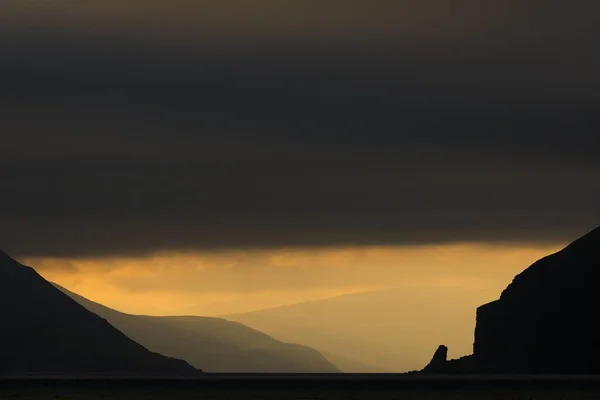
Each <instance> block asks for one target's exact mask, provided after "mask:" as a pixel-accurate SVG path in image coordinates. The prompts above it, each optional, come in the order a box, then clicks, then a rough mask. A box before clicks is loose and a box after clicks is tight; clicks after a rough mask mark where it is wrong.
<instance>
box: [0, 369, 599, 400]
mask: <svg viewBox="0 0 600 400" xmlns="http://www.w3.org/2000/svg"><path fill="white" fill-rule="evenodd" d="M0 399H12V400H15V399H21V400H26V399H31V400H41V399H53V400H57V399H61V400H65V399H69V400H71V399H72V400H91V399H94V400H99V399H103V400H113V399H115V400H116V399H127V400H130V399H131V400H138V399H139V400H141V399H148V400H167V399H168V400H171V399H172V400H187V399H197V400H229V399H231V400H233V399H240V400H309V399H315V400H316V399H323V400H325V399H337V400H362V399H365V400H366V399H372V400H384V399H388V400H392V399H398V400H414V399H423V400H430V399H431V400H433V399H452V400H478V399H481V400H492V399H493V400H513V399H514V400H541V399H549V400H550V399H552V400H559V399H560V400H567V399H568V400H570V399H573V400H578V399H582V400H587V399H598V400H600V376H565V375H544V376H528V375H511V376H506V375H502V376H493V375H457V376H454V375H439V376H438V375H405V374H210V373H206V374H203V375H202V376H200V377H172V376H171V377H160V376H146V377H139V376H135V377H123V376H119V377H113V376H106V375H94V376H49V375H48V376H24V375H18V376H17V375H11V376H7V375H4V376H1V375H0Z"/></svg>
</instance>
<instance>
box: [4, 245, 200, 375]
mask: <svg viewBox="0 0 600 400" xmlns="http://www.w3.org/2000/svg"><path fill="white" fill-rule="evenodd" d="M199 372H200V371H199V370H197V369H195V368H193V367H192V366H190V365H189V364H187V363H186V362H184V361H181V360H177V359H174V358H169V357H165V356H162V355H160V354H157V353H152V352H150V351H149V350H147V349H146V348H144V347H143V346H142V345H140V344H138V343H136V342H134V341H133V340H131V339H129V338H128V337H127V336H125V335H124V334H123V333H121V332H120V331H118V330H117V329H116V328H114V327H113V326H112V325H110V324H109V323H108V322H107V321H106V320H104V319H102V318H100V317H98V316H97V315H95V314H93V313H91V312H89V311H88V310H86V309H85V308H84V307H82V306H81V305H79V304H78V303H77V302H75V301H74V300H72V299H71V298H69V297H68V296H66V295H65V294H64V293H62V292H61V291H59V290H58V289H56V288H55V287H54V286H52V284H50V283H49V282H48V281H46V280H45V279H44V278H42V277H41V276H40V275H39V274H38V273H37V272H36V271H35V270H34V269H33V268H31V267H27V266H24V265H22V264H20V263H18V262H17V261H15V260H14V259H12V258H11V257H10V256H9V255H8V254H6V253H5V252H4V251H1V250H0V374H44V375H93V374H107V375H127V376H132V375H144V376H145V375H169V376H171V375H195V374H198V373H199Z"/></svg>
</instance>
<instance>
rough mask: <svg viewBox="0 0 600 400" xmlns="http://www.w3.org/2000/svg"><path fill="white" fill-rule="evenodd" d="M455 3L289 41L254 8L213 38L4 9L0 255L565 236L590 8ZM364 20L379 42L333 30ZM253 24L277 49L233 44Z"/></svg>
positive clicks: (593, 126)
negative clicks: (405, 18)
mask: <svg viewBox="0 0 600 400" xmlns="http://www.w3.org/2000/svg"><path fill="white" fill-rule="evenodd" d="M400 3H401V2H396V3H394V4H400ZM467 3H468V2H464V4H462V3H461V4H462V6H465V7H463V8H461V9H460V10H458V11H457V10H454V11H453V12H449V13H446V14H443V13H442V14H439V13H438V14H439V15H438V14H436V13H435V12H434V14H435V15H434V14H431V15H429V14H427V13H426V12H425V11H423V10H421V11H419V12H420V13H421V14H419V15H425V16H427V18H425V17H423V18H424V19H423V21H425V22H427V21H429V22H427V23H425V22H423V24H424V25H423V24H422V25H419V24H413V25H410V24H409V25H402V23H401V22H402V21H401V18H400V15H402V14H401V13H399V14H397V20H395V22H397V24H396V25H394V24H393V23H392V22H394V19H393V18H391V17H388V18H387V19H385V21H383V20H382V21H383V22H382V24H383V23H384V22H385V24H384V25H385V26H386V29H383V30H382V29H376V24H373V23H372V21H371V22H369V23H367V22H366V20H365V21H363V22H364V24H363V25H360V24H358V22H360V19H357V18H358V17H357V16H356V15H354V14H352V18H350V17H348V18H347V19H345V20H344V19H343V18H342V19H340V18H337V19H335V21H334V19H332V25H331V26H329V27H328V28H327V29H325V27H327V24H324V23H323V21H326V19H323V18H324V17H323V18H322V19H323V20H320V21H321V22H319V24H320V25H319V24H317V22H318V21H317V22H315V21H316V20H315V21H313V22H311V23H314V24H317V25H318V26H319V27H321V28H322V29H321V28H319V29H317V30H316V32H317V33H318V35H316V34H315V32H308V31H307V32H306V34H305V35H304V36H302V31H301V30H298V29H296V30H295V31H294V32H293V33H294V34H293V35H292V34H291V33H290V32H289V31H288V30H286V29H287V28H286V25H285V24H277V25H276V27H274V26H275V25H273V24H270V23H267V22H265V20H263V19H261V18H266V17H264V15H266V14H260V13H257V12H255V13H254V14H252V15H254V17H253V18H255V19H254V20H253V23H252V24H250V25H248V24H246V23H241V22H239V24H238V25H239V26H238V28H239V27H244V29H241V28H239V29H238V30H233V33H235V35H233V36H236V35H237V36H236V37H238V41H237V42H236V41H235V40H233V39H232V40H230V41H229V42H228V43H227V44H224V42H223V40H222V38H221V37H219V38H217V39H214V43H212V45H211V43H210V40H209V39H208V38H207V37H206V36H202V35H200V36H202V40H200V41H199V42H195V41H194V40H193V38H198V37H200V36H198V35H196V36H194V35H193V34H192V33H193V32H195V31H194V30H193V29H192V30H190V31H187V30H186V35H187V36H186V35H183V36H182V35H179V36H177V37H175V36H169V35H167V34H166V33H165V34H164V35H163V36H161V35H160V34H158V33H160V32H161V29H162V30H164V32H167V30H168V29H167V28H166V27H164V26H160V27H157V28H156V31H158V33H156V32H155V35H154V36H152V35H149V36H148V35H147V36H146V37H145V40H144V35H137V36H136V35H132V34H129V33H128V34H124V33H123V32H124V31H123V30H122V28H123V27H127V26H133V25H131V24H134V23H133V22H127V21H128V20H127V19H126V18H125V19H123V18H121V19H118V18H117V19H115V20H114V21H112V22H111V20H110V18H112V17H110V16H111V15H113V14H110V13H108V14H106V15H108V16H106V15H104V14H102V18H105V19H102V18H100V17H98V18H97V20H96V25H95V26H97V27H104V30H96V31H94V32H92V31H91V30H90V29H83V28H81V26H83V25H84V24H81V23H80V24H79V25H80V27H79V28H77V27H75V25H77V24H75V25H73V24H71V25H72V26H71V25H69V24H66V23H63V24H62V25H60V27H57V26H55V27H54V28H50V27H49V26H50V25H52V24H45V25H44V24H41V23H39V21H49V20H50V19H48V18H50V17H45V18H46V19H44V18H41V17H40V16H38V17H37V19H35V21H37V22H36V23H35V24H33V23H32V22H31V21H30V22H29V23H24V22H22V21H23V18H21V19H18V21H21V22H20V24H21V25H19V23H7V22H5V21H4V20H3V21H4V22H5V23H3V24H2V27H1V32H2V34H1V35H0V49H1V52H2V59H1V61H0V76H1V78H0V79H1V81H2V91H1V92H0V105H1V108H0V132H2V133H1V134H0V148H1V149H2V157H1V159H0V182H1V185H2V195H1V196H0V220H1V221H2V229H1V230H0V246H2V247H4V248H5V249H6V250H8V251H11V252H14V253H17V254H19V255H26V256H35V255H56V256H64V255H98V254H112V253H126V252H145V251H151V250H159V249H177V248H182V249H190V248H222V247H233V248H247V247H279V246H314V245H317V246H318V245H325V246H328V245H346V244H395V243H398V244H403V243H430V242H447V241H463V240H466V241H473V240H475V241H497V240H502V241H504V240H551V241H562V240H567V239H569V238H570V236H571V235H573V234H577V233H582V232H581V230H585V229H588V228H592V227H594V226H595V225H597V224H599V223H600V206H598V204H600V185H599V184H598V182H600V157H599V156H598V154H600V140H599V139H598V138H599V133H598V132H599V128H600V114H599V113H598V111H599V110H598V108H599V105H600V78H599V76H598V74H597V71H598V70H599V69H600V65H599V64H600V56H599V55H598V54H599V53H598V52H597V51H596V50H595V46H596V43H597V41H598V39H600V28H598V27H600V24H598V23H597V22H600V21H597V19H599V17H598V16H599V15H600V12H598V11H600V10H599V9H598V6H597V3H596V2H588V1H575V2H572V3H571V4H570V5H569V6H568V9H566V10H565V7H566V6H564V3H563V2H561V4H562V5H563V6H562V7H560V8H558V7H556V4H558V2H553V1H548V2H544V3H539V4H536V5H528V6H527V8H526V9H525V8H524V6H518V5H516V3H512V2H483V3H485V4H486V7H483V8H481V9H477V8H473V9H469V8H466V5H467ZM483 3H481V2H479V3H477V4H483ZM555 3H556V4H555ZM153 4H154V3H153ZM157 4H158V3H157ZM386 4H387V3H386ZM402 4H404V7H408V6H407V5H406V4H405V3H402ZM440 4H441V3H440ZM470 4H471V3H470ZM473 4H475V3H472V4H471V5H473ZM519 4H523V3H522V2H521V3H519ZM350 6H351V4H350V5H349V6H348V7H350ZM387 6H388V7H392V3H389V4H387ZM165 10H167V9H166V8H165ZM303 10H304V11H302V12H304V13H305V14H302V13H301V14H299V15H302V16H304V17H306V15H308V14H306V13H307V11H306V9H303ZM357 10H358V9H357ZM13 11H14V10H13ZM213 11H214V10H213ZM355 11H356V10H355ZM388 11H390V10H388ZM396 11H398V12H400V11H402V10H401V9H398V10H396ZM413 11H414V10H413ZM438 11H439V10H438ZM298 12H300V11H298ZM371 12H375V11H373V10H371ZM377 12H379V13H380V14H377V13H376V14H377V15H383V14H381V10H379V11H377ZM415 12H416V11H415ZM148 13H150V12H148ZM423 13H425V14H423ZM180 14H181V15H185V13H180ZM309 14H310V13H309ZM178 15H179V14H178ZM215 15H216V14H215ZM219 15H224V14H222V13H221V14H219ZM258 15H262V17H260V18H258V17H257V16H258ZM286 15H288V14H286ZM290 15H291V14H289V15H288V18H291V16H290ZM311 15H312V14H311ZM331 15H332V18H333V14H331ZM357 15H358V14H357ZM415 15H416V14H415ZM436 15H437V17H436ZM371 16H373V15H371ZM477 16H480V17H481V18H482V19H481V21H486V22H487V23H485V24H484V23H481V21H480V23H475V22H474V21H478V20H477V18H476V17H477ZM494 16H496V17H497V18H496V19H494ZM88 17H89V15H88ZM109 17H110V18H109ZM113 17H114V15H113ZM69 18H71V19H72V20H75V19H73V18H74V16H73V15H71V16H70V17H69ZM82 18H83V17H82ZM106 18H108V19H106ZM215 18H216V17H215ZM365 18H366V17H365ZM436 18H437V20H438V21H439V26H438V28H439V29H438V28H435V29H433V28H431V26H432V25H431V24H429V23H430V22H431V21H434V20H436ZM67 20H68V18H67ZM82 20H83V19H82ZM107 21H108V22H107ZM261 21H262V22H261ZM63 22H64V21H63ZM79 22H81V21H79ZM137 22H139V21H137ZM137 22H136V23H137ZM229 22H231V21H229ZM461 22H464V23H465V24H466V25H465V26H467V27H468V29H466V28H465V29H462V30H459V31H456V30H455V28H454V27H455V25H457V24H460V23H461ZM32 24H33V25H32ZM111 24H112V25H111ZM119 24H120V25H119ZM128 24H129V25H128ZM261 24H262V25H261ZM265 24H266V25H265ZM357 24H358V25H357ZM428 24H429V25H428ZM117 25H119V26H120V28H119V29H117V28H114V27H115V26H117ZM359 25H360V26H361V30H360V32H363V33H365V32H366V33H369V32H374V34H373V35H372V36H369V35H366V33H365V35H364V36H361V38H362V39H359V38H358V37H356V36H353V35H350V34H348V37H346V38H345V40H343V41H340V40H339V38H340V37H341V38H344V35H343V34H341V33H340V32H342V31H343V29H344V27H347V28H348V32H355V30H353V29H355V28H356V27H357V26H359ZM136 26H137V25H136ZM261 26H268V27H269V32H268V34H269V35H271V36H272V39H273V38H275V37H277V35H276V33H277V32H279V33H280V37H279V40H275V39H274V40H266V39H265V35H266V34H265V33H264V32H262V31H261V35H262V36H260V37H261V38H263V39H264V40H258V41H255V42H254V43H251V42H248V41H244V40H243V39H244V38H245V37H247V36H248V35H250V36H251V35H252V34H253V33H256V32H258V31H260V29H259V28H260V27H261ZM315 26H316V25H315ZM427 26H429V27H430V30H429V31H428V30H427V29H426V28H427ZM111 27H113V28H114V29H112V28H111ZM394 27H396V29H394ZM409 28H410V29H409ZM111 29H112V31H111ZM190 29H191V28H190ZM456 29H458V28H456ZM142 32H146V33H147V32H148V31H147V27H146V30H142ZM284 32H285V35H284V34H283V33H284ZM449 32H454V33H455V34H453V35H450V34H449ZM109 33H110V34H109ZM233 33H232V34H233ZM334 33H335V34H336V35H337V36H335V35H334ZM444 33H445V34H444ZM294 35H295V36H294ZM315 35H316V36H315ZM319 35H320V36H319ZM332 35H333V36H335V37H336V40H335V41H328V39H331V38H332V37H333V36H332ZM184 36H185V37H186V38H187V39H185V40H184V38H183V37H184ZM267 36H268V35H267ZM308 37H310V38H311V39H310V40H304V41H303V40H302V39H303V38H305V39H306V38H308ZM315 37H317V38H319V37H320V38H322V39H323V40H322V41H321V42H319V41H315ZM149 38H150V39H149ZM157 38H161V40H158V39H157ZM151 39H152V40H151ZM255 39H256V38H255ZM236 43H237V44H236Z"/></svg>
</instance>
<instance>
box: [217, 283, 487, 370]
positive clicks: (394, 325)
mask: <svg viewBox="0 0 600 400" xmlns="http://www.w3.org/2000/svg"><path fill="white" fill-rule="evenodd" d="M488 299H489V297H488V294H487V292H486V291H485V290H480V289H466V288H463V287H460V288H459V287H422V288H410V290H408V289H407V290H389V291H377V292H368V293H358V294H350V295H344V296H339V297H335V298H330V299H325V300H318V301H310V302H304V303H298V304H292V305H287V306H282V307H277V308H272V309H267V310H262V311H255V312H250V313H243V314H235V315H226V316H224V318H227V319H230V320H233V321H239V322H241V323H243V324H246V325H248V326H250V327H252V328H255V329H258V330H261V331H263V332H266V333H268V334H269V335H272V336H273V337H275V338H277V339H280V340H287V341H293V342H295V343H301V344H304V345H307V346H311V347H313V348H315V349H317V350H318V351H320V352H322V353H323V355H325V356H326V357H327V358H328V359H329V360H330V361H332V362H333V363H334V364H335V365H337V366H338V367H339V368H340V369H341V370H342V371H344V372H403V371H409V370H415V369H420V368H422V366H423V365H425V364H427V362H428V361H429V359H430V358H431V353H432V351H433V350H435V348H436V347H437V345H438V344H439V343H441V341H442V339H445V340H446V342H447V343H448V345H449V347H450V348H451V350H453V351H454V352H455V354H456V355H462V354H469V353H471V352H472V346H473V327H474V324H475V311H474V310H475V307H476V305H477V304H481V302H483V301H486V300H488ZM457 304H458V305H459V307H457ZM456 310H460V311H458V312H457V311H456ZM446 332H451V333H452V335H451V338H448V336H447V335H445V333H446ZM448 339H450V340H448Z"/></svg>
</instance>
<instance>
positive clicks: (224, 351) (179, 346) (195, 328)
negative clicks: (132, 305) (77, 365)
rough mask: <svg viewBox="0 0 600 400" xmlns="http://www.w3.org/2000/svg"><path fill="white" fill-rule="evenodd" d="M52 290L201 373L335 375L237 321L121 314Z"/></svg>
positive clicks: (319, 361) (314, 355) (307, 352)
mask: <svg viewBox="0 0 600 400" xmlns="http://www.w3.org/2000/svg"><path fill="white" fill-rule="evenodd" d="M54 285H55V286H56V287H57V288H58V289H60V290H61V291H62V292H64V293H65V294H67V295H68V296H69V297H71V298H72V299H74V300H75V301H77V302H78V303H79V304H81V305H82V306H84V307H85V308H87V309H88V310H89V311H91V312H93V313H95V314H98V315H99V316H101V317H102V318H106V319H107V320H108V322H110V323H111V324H112V325H113V326H115V327H116V328H118V329H119V330H120V331H121V332H123V333H125V334H126V335H127V336H129V337H130V338H132V339H133V340H135V341H137V342H138V343H141V344H142V345H144V346H146V347H147V348H149V349H150V350H152V351H156V352H159V353H161V354H165V355H168V356H172V357H176V358H181V359H184V360H186V361H187V362H189V363H190V364H192V365H194V366H197V367H201V368H202V369H203V370H204V371H205V372H253V373H254V372H263V373H271V372H272V373H282V372H296V373H304V372H339V370H338V369H337V368H336V366H335V365H333V364H332V363H330V362H329V361H327V359H325V357H323V356H322V355H321V354H320V353H319V352H317V351H316V350H314V349H312V348H310V347H306V346H301V345H297V344H289V343H283V342H280V341H278V340H275V339H273V338H272V337H270V336H268V335H266V334H264V333H262V332H259V331H256V330H254V329H251V328H248V327H247V326H245V325H242V324H241V323H238V322H232V321H227V320H225V319H222V318H211V317H196V316H170V317H162V316H161V317H157V316H145V315H131V314H125V313H122V312H119V311H116V310H113V309H111V308H108V307H106V306H104V305H102V304H98V303H96V302H93V301H91V300H88V299H86V298H85V297H82V296H80V295H78V294H75V293H73V292H71V291H69V290H67V289H65V288H63V287H61V286H59V285H56V284H54Z"/></svg>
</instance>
